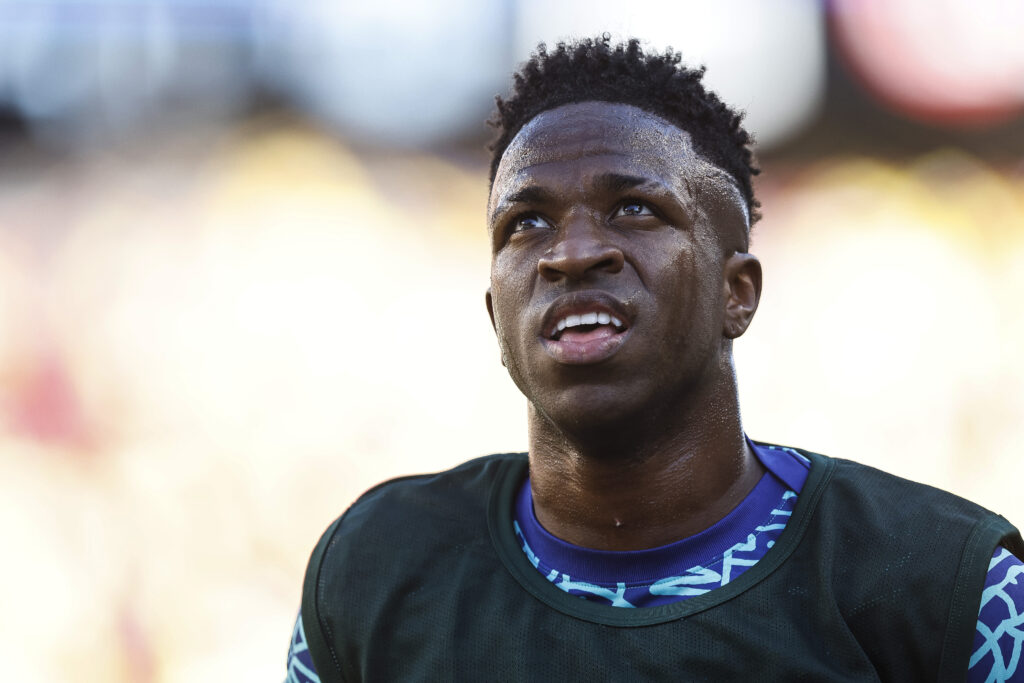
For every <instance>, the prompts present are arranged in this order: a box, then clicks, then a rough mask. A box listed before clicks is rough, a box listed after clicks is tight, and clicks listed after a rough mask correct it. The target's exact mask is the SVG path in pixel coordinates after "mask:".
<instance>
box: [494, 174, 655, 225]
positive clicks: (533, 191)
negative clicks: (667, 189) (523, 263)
mask: <svg viewBox="0 0 1024 683" xmlns="http://www.w3.org/2000/svg"><path fill="white" fill-rule="evenodd" d="M648 182H650V180H649V179H648V178H644V177H641V176H634V175H624V174H622V173H602V174H600V175H598V176H596V177H595V178H594V187H595V188H596V189H597V190H598V191H599V192H608V193H610V194H615V193H618V192H622V191H623V190H629V189H632V188H634V187H638V186H640V185H643V184H645V183H648ZM553 197H554V195H553V194H552V193H551V192H549V191H548V190H546V189H545V188H543V187H539V186H537V185H531V186H529V187H524V188H522V189H521V190H517V191H516V192H513V193H512V194H510V195H509V196H507V197H505V198H504V199H503V200H502V201H501V203H500V204H499V205H498V206H497V207H495V209H494V212H493V213H492V214H491V221H492V222H493V221H494V219H495V218H497V216H498V215H499V214H500V213H501V212H502V211H504V210H505V209H506V208H507V207H508V206H509V205H512V204H544V203H547V202H549V201H551V200H552V199H553Z"/></svg>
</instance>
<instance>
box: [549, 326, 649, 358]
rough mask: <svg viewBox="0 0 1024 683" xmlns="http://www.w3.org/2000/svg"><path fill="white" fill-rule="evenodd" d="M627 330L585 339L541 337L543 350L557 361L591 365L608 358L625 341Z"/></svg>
mask: <svg viewBox="0 0 1024 683" xmlns="http://www.w3.org/2000/svg"><path fill="white" fill-rule="evenodd" d="M628 335H629V330H626V331H624V332H616V333H615V334H611V335H609V336H607V337H601V338H599V339H590V340H587V341H562V340H560V339H559V340H555V339H545V338H543V337H542V338H541V342H542V343H543V344H544V350H545V351H547V352H548V355H549V356H551V357H552V358H554V359H555V360H556V361H558V362H559V363H564V364H566V365H592V364H594V363H600V362H601V361H604V360H607V359H608V358H610V357H611V356H612V355H613V354H614V353H615V352H616V351H618V350H619V347H621V346H622V344H623V343H624V342H625V341H626V337H627V336H628Z"/></svg>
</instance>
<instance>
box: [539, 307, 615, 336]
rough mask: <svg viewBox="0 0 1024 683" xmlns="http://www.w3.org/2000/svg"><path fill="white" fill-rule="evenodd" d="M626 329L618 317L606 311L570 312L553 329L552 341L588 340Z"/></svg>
mask: <svg viewBox="0 0 1024 683" xmlns="http://www.w3.org/2000/svg"><path fill="white" fill-rule="evenodd" d="M625 331H626V325H625V323H623V322H622V321H621V320H619V318H618V317H616V316H614V315H611V314H610V313H608V312H606V311H599V312H595V311H591V312H589V313H583V314H575V313H573V314H569V315H566V316H564V317H562V318H560V319H559V320H558V321H557V322H556V323H555V326H554V328H553V329H552V330H551V334H550V336H549V339H551V340H552V341H566V342H586V341H591V340H596V339H604V338H607V337H611V336H612V335H615V334H618V333H620V332H625Z"/></svg>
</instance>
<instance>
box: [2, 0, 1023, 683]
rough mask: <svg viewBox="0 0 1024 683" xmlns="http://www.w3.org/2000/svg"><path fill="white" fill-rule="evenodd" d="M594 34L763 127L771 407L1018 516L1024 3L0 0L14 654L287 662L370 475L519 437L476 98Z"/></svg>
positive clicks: (769, 427) (18, 674)
mask: <svg viewBox="0 0 1024 683" xmlns="http://www.w3.org/2000/svg"><path fill="white" fill-rule="evenodd" d="M602 31H610V32H612V33H613V35H615V36H628V35H637V36H640V37H642V38H644V39H646V41H648V42H647V45H648V47H650V48H652V49H655V50H661V49H664V48H665V47H667V46H671V47H673V48H674V49H677V50H680V51H681V52H682V53H683V56H684V59H685V61H686V62H687V63H689V64H692V65H696V64H705V65H706V66H707V77H706V81H707V83H708V84H709V85H710V86H711V87H712V88H714V89H715V90H716V91H717V92H719V93H720V94H721V95H722V96H723V98H724V99H725V100H726V101H727V102H729V103H730V104H732V105H733V106H735V107H738V108H741V109H744V110H745V111H746V112H747V124H748V126H749V127H750V128H751V129H752V130H753V131H754V133H755V134H756V136H757V139H758V150H757V152H758V155H759V158H760V161H761V164H762V166H763V168H764V174H763V175H762V176H761V179H760V180H759V183H758V186H757V190H758V193H759V196H760V199H761V201H762V203H763V213H764V219H763V221H762V222H760V223H759V224H758V225H757V226H756V227H755V232H754V238H753V251H754V252H755V253H757V254H758V255H759V256H760V257H761V259H762V261H763V263H764V268H765V287H764V297H763V299H762V304H761V309H760V311H759V313H758V316H757V319H756V320H755V322H754V325H753V327H752V328H751V330H750V331H749V332H748V334H747V335H746V336H745V337H744V338H743V339H742V340H740V341H739V342H738V344H737V347H736V349H737V350H736V353H737V364H738V371H739V376H740V387H741V394H742V405H743V408H744V419H745V426H746V428H747V431H748V433H749V434H750V435H751V436H753V437H754V438H758V439H763V440H770V441H775V442H778V443H784V444H791V445H798V446H802V447H806V448H810V449H814V450H819V451H822V452H826V453H829V454H832V455H836V456H841V457H847V458H853V459H856V460H860V461H862V462H865V463H869V464H873V465H877V466H880V467H884V468H886V469H888V470H890V471H893V472H896V473H898V474H902V475H904V476H908V477H911V478H913V479H917V480H919V481H924V482H927V483H930V484H934V485H937V486H941V487H943V488H947V489H950V490H953V491H955V492H957V493H960V494H962V495H965V496H968V497H970V498H973V499H974V500H976V501H978V502H980V503H982V504H983V505H986V506H987V507H990V508H993V509H996V510H997V511H1000V512H1002V513H1003V514H1004V515H1006V516H1007V517H1009V518H1010V519H1011V521H1015V522H1016V523H1017V524H1018V525H1020V524H1024V496H1022V495H1021V493H1020V488H1021V484H1020V482H1021V481H1022V478H1024V465H1022V460H1021V457H1020V449H1021V444H1022V443H1024V392H1022V386H1024V363H1022V361H1021V360H1020V352H1021V350H1022V349H1024V315H1022V314H1024V305H1022V301H1021V297H1022V292H1024V267H1022V266H1021V265H1020V264H1021V261H1022V259H1024V41H1022V40H1021V39H1020V37H1021V36H1022V35H1024V3H1022V2H1020V1H1018V0H974V1H973V2H968V1H967V0H963V1H957V2H954V1H952V0H887V1H886V2H881V1H871V0H863V1H858V0H835V1H833V2H830V3H822V2H812V1H810V0H807V1H801V0H786V1H783V2H775V3H764V2H760V1H759V0H720V1H719V2H701V1H696V0H671V1H655V0H634V1H633V2H632V3H630V4H629V7H628V9H623V6H622V4H621V3H619V2H613V1H612V0H588V1H587V2H582V1H580V0H572V1H565V2H558V3H550V2H541V1H540V0H495V1H493V2H479V1H474V0H433V1H432V2H411V1H408V0H406V1H398V0H375V2H373V3H362V2H355V1H354V0H349V1H342V2H338V1H337V0H331V1H328V0H322V1H321V0H315V1H314V0H307V1H304V2H287V1H286V0H249V1H247V0H205V1H201V0H153V1H143V0H135V1H133V0H120V1H115V0H39V1H36V2H26V1H18V0H0V548H2V558H3V561H2V563H0V605H2V606H3V616H2V617H0V661H2V662H3V669H4V674H3V677H4V678H5V679H6V680H17V681H22V682H35V681H46V682H49V681H105V682H109V683H119V682H122V681H133V682H136V681H137V682H143V683H149V682H160V683H164V682H168V683H169V682H175V683H176V682H179V681H180V682H186V681H187V682H189V683H192V682H202V681H224V680H231V681H279V680H282V679H283V678H284V676H285V655H286V651H287V647H288V639H289V636H290V633H291V628H292V623H293V620H294V617H295V613H296V611H297V609H298V606H299V596H300V590H301V583H302V575H303V570H304V567H305V563H306V559H307V557H308V554H309V552H310V550H311V548H312V546H313V545H314V543H315V542H316V540H317V538H318V537H319V535H320V533H321V532H322V530H323V529H324V528H325V527H326V525H327V524H328V523H329V522H330V521H331V520H332V519H333V518H334V517H336V516H337V515H338V514H339V513H340V512H341V511H342V510H344V508H345V507H346V506H347V505H348V504H349V503H350V502H351V501H352V500H353V499H354V498H355V497H356V496H357V495H358V494H359V493H361V492H362V491H363V490H365V489H366V488H367V487H369V486H370V485H372V484H374V483H376V482H377V481H379V480H380V479H382V478H385V477H390V476H394V475H398V474H406V473H413V472H425V471H431V470H436V469H440V468H445V467H448V466H451V465H454V464H456V463H458V462H461V461H463V460H465V459H468V458H470V457H474V456H477V455H482V454H485V453H490V452H496V451H507V450H522V449H524V448H525V445H526V438H525V419H524V418H525V410H524V402H523V399H522V397H521V396H520V395H519V394H518V393H517V391H516V390H515V388H514V386H513V385H512V383H511V382H510V381H509V380H508V378H507V377H506V375H505V373H504V371H503V369H502V367H501V365H500V362H499V357H498V352H497V349H496V345H495V344H494V341H493V337H492V332H491V329H490V325H489V323H488V320H487V316H486V314H485V310H484V305H483V293H484V289H485V288H486V286H487V283H488V265H489V264H488V259H489V250H488V245H487V242H486V235H485V228H484V207H485V202H486V196H487V184H486V166H487V161H488V158H487V154H486V152H485V151H484V146H485V144H486V141H487V140H488V138H489V130H488V129H487V127H486V126H485V125H484V123H483V121H484V120H485V119H486V118H487V117H488V115H489V113H490V110H491V107H492V104H493V99H492V98H493V95H495V94H497V93H500V92H506V91H507V89H508V86H509V83H510V78H511V74H512V72H513V70H514V69H515V67H516V65H517V64H518V63H519V62H521V61H522V60H524V59H525V58H526V57H528V56H529V53H530V52H531V50H532V49H533V48H534V47H535V45H536V44H537V42H538V41H541V40H545V41H549V42H553V41H556V40H558V39H559V38H564V37H567V36H581V35H595V34H598V33H600V32H602ZM899 505H900V501H893V506H894V508H898V506H899Z"/></svg>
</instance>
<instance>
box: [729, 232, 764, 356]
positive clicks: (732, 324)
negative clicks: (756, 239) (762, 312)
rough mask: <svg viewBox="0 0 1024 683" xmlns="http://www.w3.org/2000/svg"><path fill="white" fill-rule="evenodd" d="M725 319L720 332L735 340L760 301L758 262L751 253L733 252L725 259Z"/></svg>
mask: <svg viewBox="0 0 1024 683" xmlns="http://www.w3.org/2000/svg"><path fill="white" fill-rule="evenodd" d="M723 275H724V277H723V285H724V287H725V320H724V323H723V326H722V334H723V335H724V336H725V337H726V338H728V339H736V338H737V337H739V336H740V335H742V334H743V333H744V332H746V331H747V327H749V326H750V321H751V320H753V319H754V313H755V312H756V311H757V304H758V302H759V301H760V300H761V262H760V261H758V260H757V257H756V256H754V255H753V254H748V253H741V252H737V253H734V254H733V255H732V256H730V257H729V258H728V260H726V262H725V269H724V274H723Z"/></svg>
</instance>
